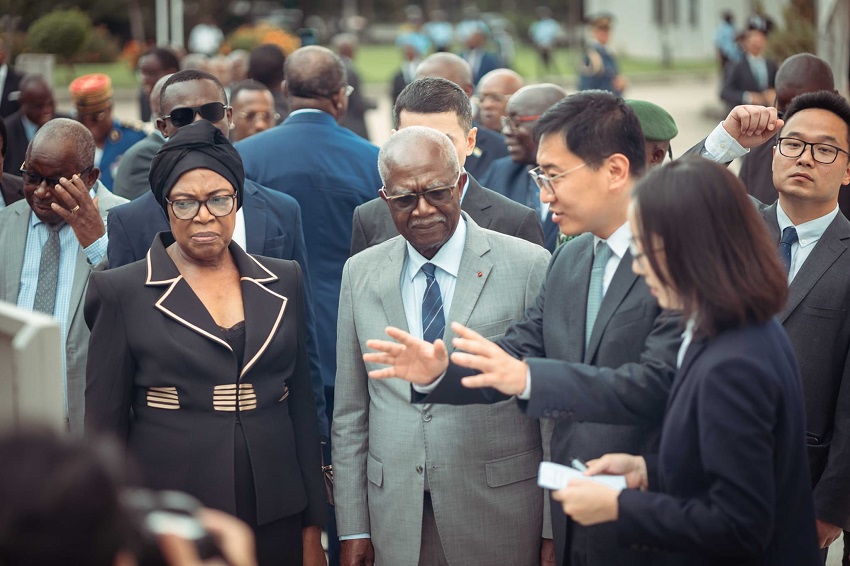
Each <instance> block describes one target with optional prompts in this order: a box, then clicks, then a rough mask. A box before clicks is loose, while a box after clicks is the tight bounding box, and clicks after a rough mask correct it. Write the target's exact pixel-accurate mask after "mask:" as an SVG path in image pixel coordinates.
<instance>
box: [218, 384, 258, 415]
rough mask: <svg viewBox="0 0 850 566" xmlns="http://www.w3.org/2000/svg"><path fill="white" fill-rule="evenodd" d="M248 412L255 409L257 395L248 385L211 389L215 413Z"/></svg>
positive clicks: (222, 386)
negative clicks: (237, 409)
mask: <svg viewBox="0 0 850 566" xmlns="http://www.w3.org/2000/svg"><path fill="white" fill-rule="evenodd" d="M237 403H238V406H239V410H240V411H250V410H251V409H256V408H257V394H256V393H255V392H254V386H253V385H251V384H250V383H239V384H236V383H231V384H228V385H216V386H215V387H214V388H213V408H214V409H215V410H216V411H235V410H236V406H237Z"/></svg>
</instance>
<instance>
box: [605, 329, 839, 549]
mask: <svg viewBox="0 0 850 566" xmlns="http://www.w3.org/2000/svg"><path fill="white" fill-rule="evenodd" d="M805 430H806V412H805V408H804V401H803V389H802V386H801V382H800V371H799V369H798V368H797V361H796V359H795V358H794V350H793V348H792V347H791V343H790V342H789V340H788V336H787V335H786V334H785V332H784V331H783V329H782V327H781V326H780V324H779V322H778V321H777V320H776V319H773V320H771V321H769V322H768V323H766V324H763V325H757V326H756V325H753V326H748V327H745V328H740V329H736V330H730V331H727V332H724V333H722V334H720V335H718V336H715V337H713V338H711V339H708V340H702V341H700V340H695V341H694V342H693V343H691V345H690V346H689V347H688V351H687V353H686V354H685V358H684V360H683V361H682V366H681V368H680V369H679V371H678V373H677V374H676V379H675V380H674V382H673V387H672V388H671V390H670V398H669V400H668V401H667V410H666V415H665V418H664V426H663V428H662V431H661V449H660V453H659V455H658V457H657V458H648V459H647V468H648V470H649V471H650V490H651V491H638V490H633V489H628V490H624V491H623V492H622V493H621V494H620V496H619V520H618V522H617V530H618V538H619V542H620V543H621V544H636V545H638V544H639V545H642V546H645V547H648V548H649V549H659V550H666V551H673V552H677V553H682V554H678V555H676V554H665V555H659V562H662V563H664V564H681V565H682V566H685V565H688V566H690V565H706V566H707V565H716V566H720V565H725V564H737V565H764V566H767V565H770V566H783V565H787V566H792V565H793V566H814V565H815V564H823V560H822V559H820V557H819V556H818V554H819V553H818V550H817V541H816V536H815V520H814V519H815V514H814V507H813V504H812V494H811V487H810V480H809V470H808V465H807V458H806V441H805ZM655 470H657V481H653V480H654V479H656V478H654V477H653V476H655V475H656V474H654V473H653V471H655Z"/></svg>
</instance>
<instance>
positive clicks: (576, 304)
mask: <svg viewBox="0 0 850 566" xmlns="http://www.w3.org/2000/svg"><path fill="white" fill-rule="evenodd" d="M584 241H585V242H587V243H586V244H585V245H582V244H581V243H579V242H570V243H569V244H567V245H569V246H580V248H579V249H578V251H577V252H576V257H575V261H574V262H572V264H570V265H569V266H566V267H567V268H568V269H570V270H571V271H570V273H569V274H565V278H566V280H567V281H568V282H569V284H568V285H564V288H563V290H556V291H554V292H553V293H552V294H551V295H549V296H550V297H555V296H560V298H561V299H562V300H563V303H562V306H561V313H562V315H561V316H562V318H563V320H568V321H571V323H570V324H568V325H567V328H569V329H570V330H572V331H571V332H566V341H567V345H566V355H565V356H564V359H567V360H581V359H582V354H583V352H584V321H585V318H586V317H587V291H588V289H589V288H590V269H591V267H592V265H593V236H591V235H589V234H588V235H586V236H585V237H584ZM568 251H569V250H568V249H565V250H563V251H562V252H561V253H565V252H568ZM564 263H565V262H558V265H559V266H560V265H563V264H564ZM566 289H574V290H575V291H574V292H568V293H564V292H563V291H564V290H566ZM550 291H552V290H550ZM550 300H551V299H550Z"/></svg>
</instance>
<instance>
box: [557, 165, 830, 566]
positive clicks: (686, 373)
mask: <svg viewBox="0 0 850 566" xmlns="http://www.w3.org/2000/svg"><path fill="white" fill-rule="evenodd" d="M629 219H630V222H631V226H632V231H633V233H634V242H633V247H632V257H633V258H634V259H633V264H632V269H633V270H634V271H635V273H637V274H639V275H641V276H643V277H644V279H645V280H646V283H647V285H648V286H649V287H650V289H651V291H652V293H653V294H654V295H655V296H656V297H657V298H658V303H659V304H660V305H661V306H662V307H663V308H668V309H675V310H680V311H682V312H683V315H684V320H686V321H688V322H687V327H686V329H685V332H684V334H683V338H684V340H683V344H682V347H681V349H680V350H679V358H678V366H679V371H678V373H677V375H676V378H675V381H674V383H673V386H672V389H671V392H670V399H669V400H668V403H667V409H666V414H665V417H664V425H663V429H662V437H661V446H660V452H659V454H658V456H657V457H655V458H652V457H647V458H643V457H640V456H631V455H626V454H606V455H605V456H603V457H601V458H599V459H598V460H594V461H591V462H588V471H587V472H586V473H587V475H594V474H598V473H611V474H624V475H625V476H626V481H627V485H628V487H629V488H633V489H625V490H623V491H620V492H618V491H616V490H613V489H611V488H609V487H606V486H603V485H600V484H597V483H595V482H590V481H573V482H571V483H570V484H569V485H568V486H567V487H566V488H564V489H562V490H560V491H558V492H556V493H555V494H554V497H555V499H557V500H559V501H561V502H562V504H563V508H564V512H565V513H567V514H568V515H570V516H571V517H572V518H573V519H574V520H575V521H577V522H579V523H581V524H585V525H588V524H596V523H601V522H606V521H613V520H616V521H617V530H618V538H619V542H620V544H628V545H637V546H642V547H645V548H647V549H660V550H666V551H669V552H668V553H665V554H661V553H659V554H656V555H655V556H656V557H657V560H656V561H655V562H656V563H659V564H683V565H684V564H688V565H693V564H712V565H721V564H723V565H726V564H736V565H739V564H748V565H756V564H758V565H765V566H766V565H771V566H779V565H789V566H791V565H793V566H808V565H812V566H813V565H815V564H817V563H818V562H819V556H818V550H817V540H816V536H815V517H814V509H813V504H812V494H811V483H810V480H809V472H808V463H807V459H806V449H805V408H804V405H803V392H802V388H801V383H800V375H799V370H798V368H797V362H796V360H795V358H794V353H793V350H792V348H791V344H790V343H789V341H788V338H787V336H786V335H785V332H784V331H783V329H782V327H781V326H780V324H779V323H778V322H777V321H776V320H775V319H774V318H773V317H774V315H775V314H776V313H777V312H779V310H780V309H781V308H782V306H783V304H784V303H785V300H786V297H787V283H786V279H787V275H786V273H785V271H784V270H783V268H782V265H781V263H780V261H779V257H778V255H777V252H776V248H775V247H774V246H773V245H771V243H770V240H769V238H768V235H767V232H766V231H765V229H764V224H763V222H762V220H761V218H760V217H759V215H758V213H757V212H756V209H755V207H754V206H753V205H752V204H751V203H750V202H749V200H748V197H747V194H746V190H745V189H744V186H743V185H742V184H741V182H740V181H739V180H738V179H737V178H736V177H735V176H734V175H732V174H731V173H729V172H728V171H727V170H726V169H724V168H723V167H720V166H718V165H715V164H713V163H710V162H708V161H706V160H702V159H699V158H692V159H683V160H679V161H676V162H674V163H672V164H670V165H668V166H665V167H662V168H659V169H657V170H655V171H654V172H652V173H651V174H650V175H648V176H647V177H646V178H645V179H644V180H643V181H642V182H641V183H640V184H639V185H638V186H637V187H636V188H635V190H634V196H633V201H632V206H631V208H630V213H629ZM634 488H639V489H634ZM820 564H823V561H822V560H820Z"/></svg>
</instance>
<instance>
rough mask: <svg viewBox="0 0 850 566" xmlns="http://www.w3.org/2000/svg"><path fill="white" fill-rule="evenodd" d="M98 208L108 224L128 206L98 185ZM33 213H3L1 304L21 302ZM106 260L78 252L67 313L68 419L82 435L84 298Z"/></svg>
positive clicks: (20, 208)
mask: <svg viewBox="0 0 850 566" xmlns="http://www.w3.org/2000/svg"><path fill="white" fill-rule="evenodd" d="M96 196H97V198H98V208H99V209H100V217H101V218H102V219H103V223H104V224H106V215H107V213H108V212H109V210H110V209H112V208H113V207H116V206H119V205H121V204H124V203H126V202H127V199H123V198H121V197H118V196H115V195H113V194H112V193H110V192H109V190H108V189H107V188H106V187H105V186H103V184H101V183H100V181H98V182H97V193H96ZM30 214H31V209H30V207H29V203H27V201H25V200H21V201H18V202H16V203H14V204H12V205H11V206H8V207H6V208H4V209H3V210H0V265H2V266H3V275H2V277H0V300H2V301H7V302H9V303H12V304H16V303H17V302H18V291H19V289H20V285H21V271H22V269H23V266H24V251H25V250H26V245H27V232H28V230H29V222H30ZM106 265H107V259H106V258H105V257H104V259H103V261H101V262H100V263H99V264H98V265H91V264H90V263H89V262H88V259H87V258H86V254H85V252H83V249H82V248H79V249H78V251H77V262H76V265H75V268H74V280H73V283H72V284H71V306H70V307H69V309H68V317H69V321H68V334H67V336H66V337H65V346H66V352H65V376H66V384H67V389H68V413H69V414H68V418H69V420H70V427H71V432H74V433H82V431H83V408H84V404H83V394H84V393H85V389H86V357H87V354H88V349H89V329H88V327H87V326H86V321H85V320H84V319H83V302H84V301H83V297H85V291H86V286H87V285H88V280H89V274H90V273H91V272H92V271H103V270H104V269H106Z"/></svg>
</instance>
